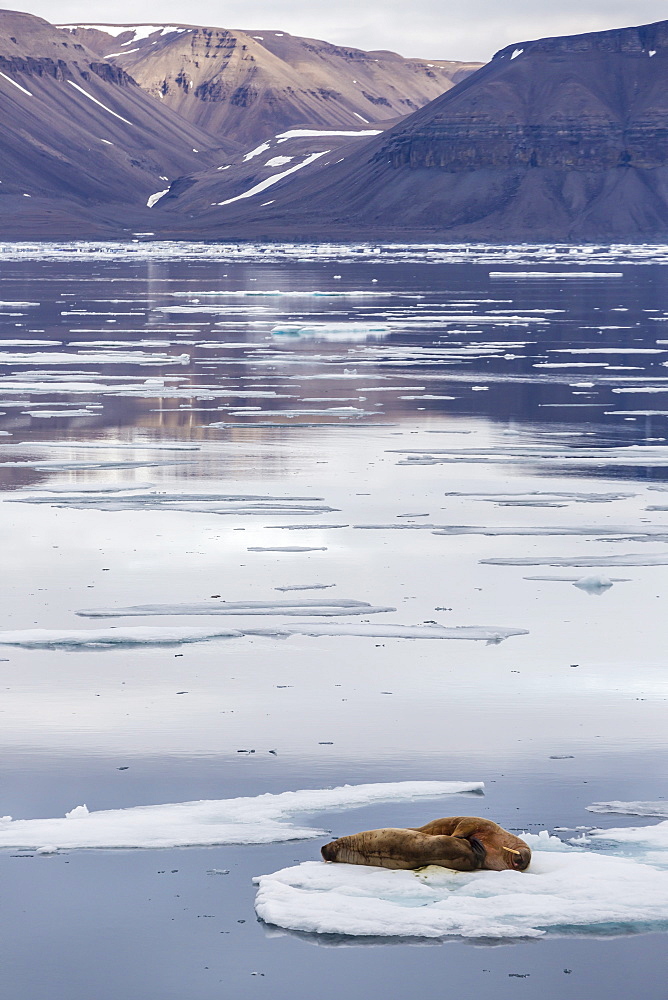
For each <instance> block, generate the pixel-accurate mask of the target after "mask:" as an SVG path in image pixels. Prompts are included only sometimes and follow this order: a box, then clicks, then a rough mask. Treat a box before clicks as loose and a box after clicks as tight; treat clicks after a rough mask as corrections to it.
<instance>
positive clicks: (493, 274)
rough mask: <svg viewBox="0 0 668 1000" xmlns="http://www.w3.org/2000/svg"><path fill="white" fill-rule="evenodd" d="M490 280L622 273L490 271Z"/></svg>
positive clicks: (615, 274) (620, 275) (616, 275)
mask: <svg viewBox="0 0 668 1000" xmlns="http://www.w3.org/2000/svg"><path fill="white" fill-rule="evenodd" d="M489 276H490V278H623V277H624V272H623V271H490V272H489Z"/></svg>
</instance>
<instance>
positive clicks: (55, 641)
mask: <svg viewBox="0 0 668 1000" xmlns="http://www.w3.org/2000/svg"><path fill="white" fill-rule="evenodd" d="M293 635H294V636H297V635H303V636H323V635H327V636H357V637H360V638H367V639H470V640H480V641H483V642H487V643H490V644H497V643H500V642H502V641H503V639H507V638H508V637H509V636H514V635H528V632H527V630H526V629H521V628H505V627H502V626H495V625H456V626H452V627H449V628H446V627H445V626H443V625H376V624H373V625H372V624H367V623H364V622H361V623H359V624H355V625H349V624H339V623H338V622H326V623H321V622H314V623H313V624H312V625H311V624H300V623H296V624H294V625H292V624H291V625H276V626H271V627H266V628H243V629H235V628H224V627H222V626H219V627H217V628H212V627H210V628H190V627H181V626H172V627H171V628H152V627H148V626H133V627H127V628H107V629H41V628H35V629H17V630H14V631H5V632H0V646H18V647H19V648H22V649H69V650H76V649H86V650H97V649H113V648H114V647H128V646H178V645H181V644H182V643H190V642H208V641H210V640H213V639H240V638H243V637H244V636H257V637H261V638H268V639H283V638H285V637H287V636H293Z"/></svg>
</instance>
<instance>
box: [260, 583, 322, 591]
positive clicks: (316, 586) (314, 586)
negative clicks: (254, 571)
mask: <svg viewBox="0 0 668 1000" xmlns="http://www.w3.org/2000/svg"><path fill="white" fill-rule="evenodd" d="M335 586H336V584H335V583H293V584H291V585H289V586H285V587H274V590H283V591H285V590H329V589H330V588H331V587H335Z"/></svg>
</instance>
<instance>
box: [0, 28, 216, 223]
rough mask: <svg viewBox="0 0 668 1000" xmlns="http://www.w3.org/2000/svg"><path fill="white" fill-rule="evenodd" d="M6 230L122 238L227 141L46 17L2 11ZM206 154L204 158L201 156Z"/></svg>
mask: <svg viewBox="0 0 668 1000" xmlns="http://www.w3.org/2000/svg"><path fill="white" fill-rule="evenodd" d="M0 135H1V136H2V138H1V140H0V182H1V183H0V233H2V236H3V237H4V238H5V239H7V238H15V237H23V236H26V237H30V236H37V237H48V236H51V235H57V236H67V235H85V234H91V235H93V234H97V233H102V232H119V231H122V229H123V227H129V226H136V225H138V224H139V225H142V226H143V227H144V228H145V219H144V216H146V218H147V219H149V220H150V212H149V211H148V210H147V208H146V202H147V199H148V198H149V196H150V195H151V194H152V193H154V192H156V191H159V190H163V189H165V188H166V187H168V186H169V182H170V181H171V180H172V179H173V178H174V177H177V176H179V175H180V174H184V173H191V172H192V171H194V170H198V169H201V167H202V166H205V165H207V164H209V163H217V162H220V155H221V153H220V150H219V149H218V148H216V147H220V145H221V144H222V145H224V147H225V149H227V150H233V149H235V148H236V144H235V143H231V142H227V141H223V142H222V143H221V142H220V141H218V140H212V139H211V138H210V137H209V136H208V135H206V133H204V132H202V131H201V130H200V129H198V128H197V127H196V126H194V125H192V124H191V123H189V122H187V121H185V120H184V119H182V118H181V117H180V116H179V115H178V114H176V113H175V112H174V111H172V110H171V109H170V108H166V107H162V106H161V105H159V104H158V103H157V102H156V101H154V100H153V99H152V98H151V97H149V96H148V95H147V94H146V93H144V91H143V90H141V88H140V87H138V86H137V85H136V83H135V82H134V81H133V80H132V79H131V78H130V77H129V76H128V75H127V74H126V73H125V72H124V71H123V70H122V69H120V68H119V67H117V66H114V65H113V64H111V63H108V62H107V61H105V60H104V59H101V58H100V57H99V56H97V55H96V54H95V53H93V52H91V51H90V50H88V49H86V48H85V47H84V46H83V45H81V44H80V43H78V42H76V41H75V40H73V39H72V37H71V35H70V34H69V33H67V32H64V31H61V30H59V29H58V28H54V27H53V25H50V24H49V23H48V22H47V21H43V20H42V19H41V18H38V17H33V16H32V15H30V14H21V13H17V12H15V11H0ZM196 150H199V152H196Z"/></svg>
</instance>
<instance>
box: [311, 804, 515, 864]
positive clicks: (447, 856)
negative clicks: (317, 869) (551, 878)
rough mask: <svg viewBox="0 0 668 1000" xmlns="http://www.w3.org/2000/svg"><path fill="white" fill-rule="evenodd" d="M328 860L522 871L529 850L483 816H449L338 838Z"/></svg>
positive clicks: (325, 850)
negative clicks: (482, 817) (409, 825)
mask: <svg viewBox="0 0 668 1000" xmlns="http://www.w3.org/2000/svg"><path fill="white" fill-rule="evenodd" d="M321 854H322V856H323V858H324V859H325V861H339V862H344V863H345V864H349V865H374V866H375V867H377V868H402V869H411V868H423V867H424V866H425V865H439V866H440V867H441V868H452V869H454V870H455V871H458V872H471V871H475V870H476V869H479V868H485V869H488V870H490V871H503V870H504V869H506V868H512V869H515V871H520V872H523V871H525V869H527V868H528V867H529V863H530V861H531V848H530V847H529V845H528V844H525V842H524V841H523V840H520V838H519V837H516V836H515V835H514V834H512V833H509V832H508V831H507V830H504V829H503V827H502V826H499V824H498V823H493V822H492V821H491V820H489V819H481V818H480V817H479V816H445V817H444V818H443V819H435V820H433V821H432V822H431V823H427V824H426V825H425V826H418V827H409V828H408V829H394V828H392V827H389V828H387V829H384V830H365V831H364V832H363V833H354V834H353V835H352V836H350V837H339V839H338V840H332V841H331V843H329V844H325V846H324V847H323V848H322V849H321Z"/></svg>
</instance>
